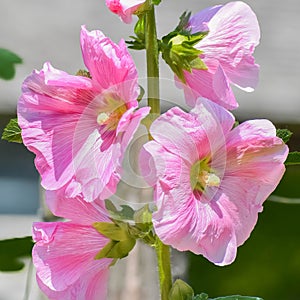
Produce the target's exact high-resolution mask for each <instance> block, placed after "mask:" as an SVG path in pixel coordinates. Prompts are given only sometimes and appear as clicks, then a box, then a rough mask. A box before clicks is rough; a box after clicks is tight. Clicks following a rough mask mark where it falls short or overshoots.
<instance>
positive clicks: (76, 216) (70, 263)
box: [32, 190, 112, 300]
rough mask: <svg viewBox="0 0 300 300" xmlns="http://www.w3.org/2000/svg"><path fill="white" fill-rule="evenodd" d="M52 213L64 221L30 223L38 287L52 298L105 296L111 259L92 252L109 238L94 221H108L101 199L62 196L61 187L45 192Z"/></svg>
mask: <svg viewBox="0 0 300 300" xmlns="http://www.w3.org/2000/svg"><path fill="white" fill-rule="evenodd" d="M48 196H49V200H53V199H50V198H53V197H54V198H57V199H56V200H55V201H48V202H49V205H50V208H51V209H53V212H54V213H55V215H57V216H60V217H64V218H67V219H70V221H68V222H39V223H34V224H33V239H34V241H35V242H36V244H35V245H34V247H33V251H32V259H33V263H34V266H35V268H36V271H37V273H36V276H37V282H38V284H39V287H40V288H41V290H42V291H43V292H44V293H45V294H46V295H47V296H48V297H49V299H54V300H83V299H89V300H99V299H106V295H107V284H108V268H109V266H110V264H111V263H112V259H108V258H103V259H99V260H96V259H95V256H96V255H97V253H99V251H100V250H101V249H102V248H103V247H104V246H105V245H106V244H107V243H108V242H109V240H108V239H107V238H106V237H105V236H103V235H102V234H100V233H99V232H98V231H97V230H96V229H95V228H94V227H93V223H94V222H111V221H110V219H109V218H108V217H107V212H106V210H105V208H104V207H103V201H99V200H95V201H94V202H92V203H88V202H86V201H83V200H82V198H80V197H77V198H74V199H70V198H68V199H66V198H64V193H63V191H62V190H60V191H59V192H56V191H55V192H53V191H51V192H49V195H48Z"/></svg>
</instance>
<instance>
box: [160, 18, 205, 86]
mask: <svg viewBox="0 0 300 300" xmlns="http://www.w3.org/2000/svg"><path fill="white" fill-rule="evenodd" d="M190 16H191V13H187V12H185V13H183V14H182V15H181V17H180V21H179V24H178V26H177V27H176V28H175V30H174V31H172V32H170V33H169V34H168V35H166V36H164V37H163V38H162V41H161V42H160V44H159V46H160V51H161V52H162V58H163V59H164V60H165V62H166V63H167V64H168V65H169V66H170V68H171V69H172V71H173V72H174V73H175V74H176V75H177V76H178V78H179V79H180V80H181V81H182V82H185V78H184V73H183V71H184V70H186V71H188V72H192V70H193V69H197V70H207V66H206V65H205V63H204V62H203V61H202V59H201V58H200V54H202V53H203V52H202V51H201V50H199V49H196V48H195V47H194V46H195V45H196V44H197V43H198V42H199V41H201V40H202V39H203V38H204V37H205V36H207V34H208V32H197V33H193V34H191V32H190V30H189V29H188V22H189V19H190Z"/></svg>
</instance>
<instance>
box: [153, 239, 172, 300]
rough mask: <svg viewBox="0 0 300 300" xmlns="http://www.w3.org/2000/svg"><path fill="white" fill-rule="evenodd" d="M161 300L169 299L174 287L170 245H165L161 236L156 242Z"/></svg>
mask: <svg viewBox="0 0 300 300" xmlns="http://www.w3.org/2000/svg"><path fill="white" fill-rule="evenodd" d="M155 250H156V256H157V264H158V273H159V284H160V293H161V300H168V299H169V293H170V290H171V287H172V274H171V258H170V247H169V246H166V245H164V244H163V243H162V242H161V240H160V239H159V238H157V240H156V244H155Z"/></svg>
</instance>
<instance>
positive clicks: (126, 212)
mask: <svg viewBox="0 0 300 300" xmlns="http://www.w3.org/2000/svg"><path fill="white" fill-rule="evenodd" d="M105 207H106V209H107V210H108V211H109V214H110V216H111V218H113V219H115V220H133V216H134V213H135V211H134V210H133V209H132V208H131V207H130V206H128V205H120V207H121V209H120V210H118V209H117V208H116V207H115V205H114V204H113V202H112V201H111V200H109V199H106V200H105Z"/></svg>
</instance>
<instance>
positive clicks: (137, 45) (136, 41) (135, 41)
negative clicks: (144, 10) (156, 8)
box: [126, 14, 146, 50]
mask: <svg viewBox="0 0 300 300" xmlns="http://www.w3.org/2000/svg"><path fill="white" fill-rule="evenodd" d="M138 17H139V19H138V21H137V22H136V24H135V26H134V33H135V36H132V35H131V36H129V37H130V38H131V39H132V40H130V41H126V43H127V44H128V45H129V46H128V48H130V49H134V50H143V49H146V46H145V14H141V15H139V16H138Z"/></svg>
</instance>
